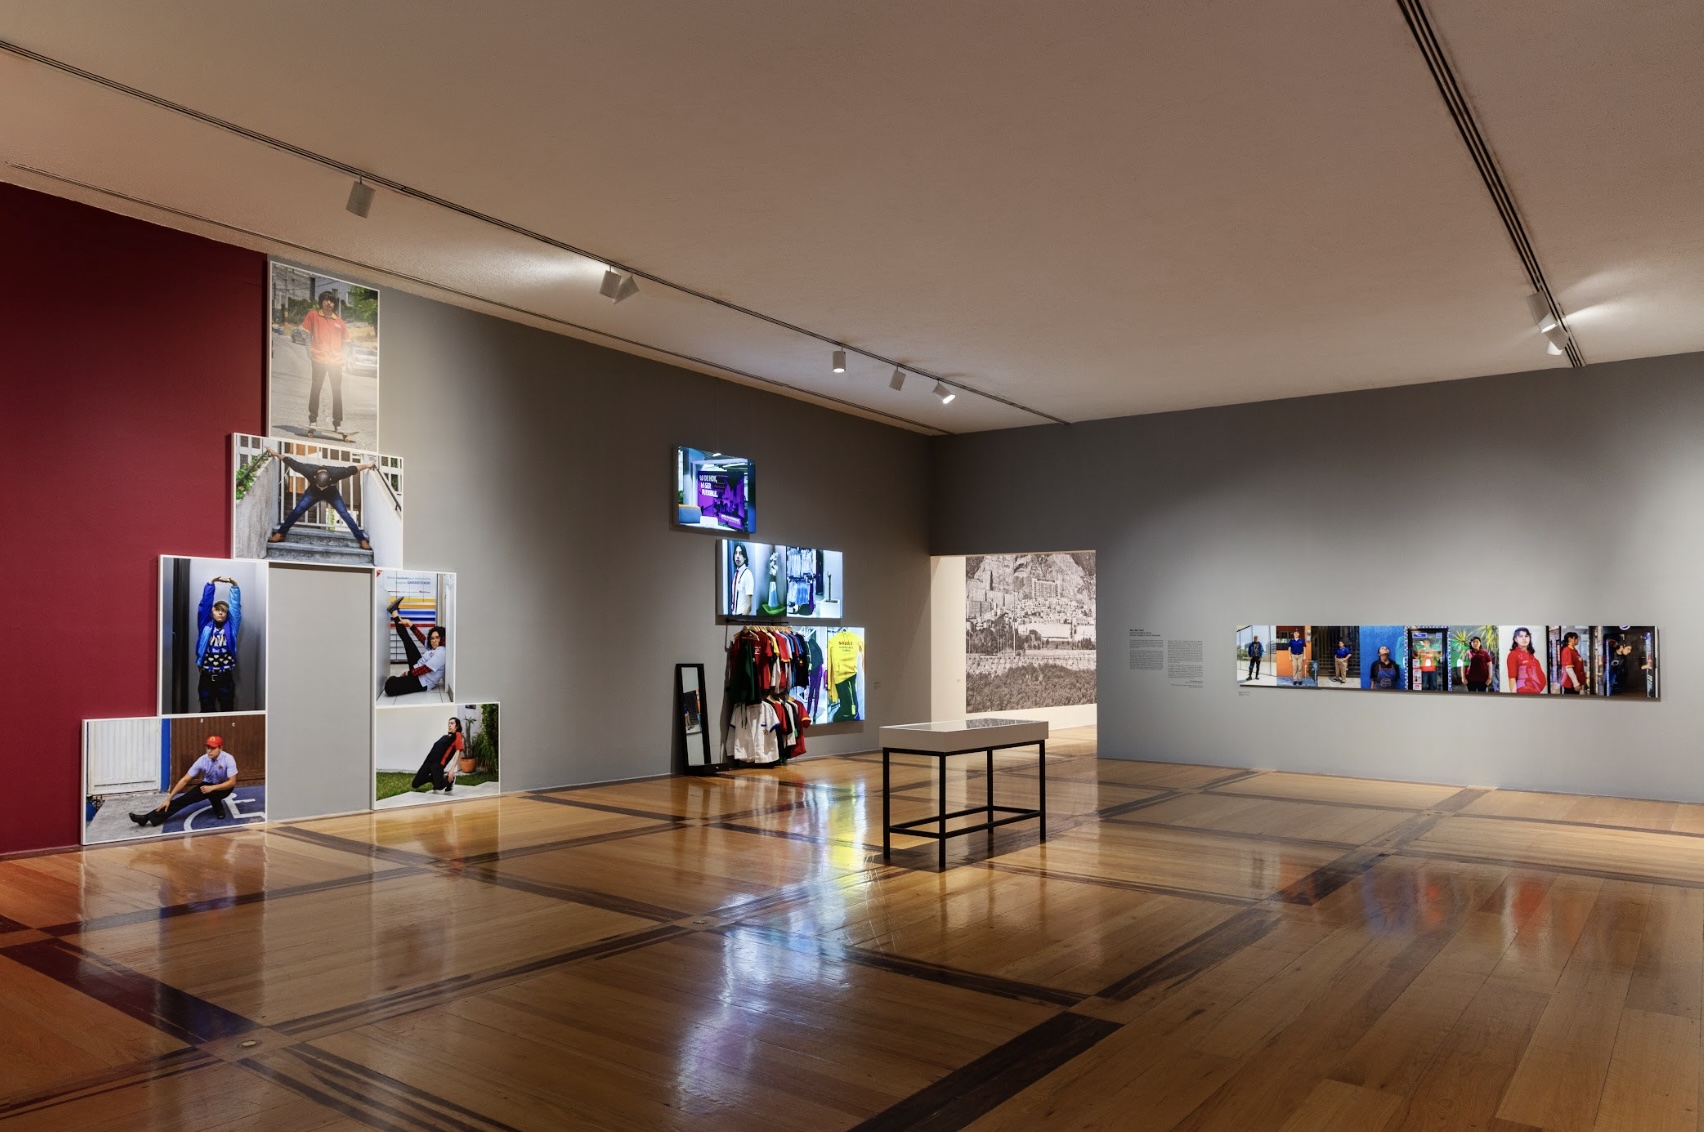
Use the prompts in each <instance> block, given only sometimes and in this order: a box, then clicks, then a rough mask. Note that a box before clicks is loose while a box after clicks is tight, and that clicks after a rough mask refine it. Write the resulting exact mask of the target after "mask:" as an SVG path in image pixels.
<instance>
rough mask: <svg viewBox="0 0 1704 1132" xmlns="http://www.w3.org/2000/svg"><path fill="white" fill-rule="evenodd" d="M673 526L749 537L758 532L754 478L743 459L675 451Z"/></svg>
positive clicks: (748, 463) (682, 449) (751, 470)
mask: <svg viewBox="0 0 1704 1132" xmlns="http://www.w3.org/2000/svg"><path fill="white" fill-rule="evenodd" d="M675 525H676V526H681V527H691V528H693V529H695V530H705V531H735V532H737V533H739V534H747V535H749V534H751V533H752V532H753V531H755V530H756V529H757V476H756V473H755V472H754V471H753V469H752V462H751V461H750V460H748V459H746V458H745V457H744V456H729V455H727V454H725V453H722V452H705V451H702V450H701V449H697V448H676V449H675Z"/></svg>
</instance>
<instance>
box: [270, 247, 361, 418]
mask: <svg viewBox="0 0 1704 1132" xmlns="http://www.w3.org/2000/svg"><path fill="white" fill-rule="evenodd" d="M271 311H272V350H271V383H270V386H269V392H268V398H267V426H266V427H267V431H268V432H269V433H270V434H271V435H273V436H276V437H280V438H283V439H289V440H333V441H336V442H338V443H339V444H348V445H353V446H354V447H356V448H363V449H369V450H370V449H374V448H377V447H378V446H379V293H378V291H376V290H374V289H373V288H372V287H363V286H361V285H360V284H358V283H350V282H347V281H345V280H342V279H337V278H334V277H332V276H329V275H319V274H316V273H314V272H312V271H307V270H304V269H302V268H300V267H292V266H291V265H289V264H287V263H274V264H273V265H272V299H271Z"/></svg>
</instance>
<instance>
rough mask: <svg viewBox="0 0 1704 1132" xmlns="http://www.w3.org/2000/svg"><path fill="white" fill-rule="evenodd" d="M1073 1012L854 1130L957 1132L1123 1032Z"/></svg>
mask: <svg viewBox="0 0 1704 1132" xmlns="http://www.w3.org/2000/svg"><path fill="white" fill-rule="evenodd" d="M1119 1028H1120V1027H1119V1024H1118V1023H1116V1022H1107V1021H1104V1020H1103V1019H1100V1018H1089V1017H1086V1016H1084V1015H1081V1014H1072V1013H1070V1012H1069V1011H1067V1012H1065V1013H1062V1014H1056V1015H1054V1016H1053V1017H1052V1018H1049V1019H1048V1020H1047V1021H1045V1022H1043V1023H1041V1024H1040V1025H1038V1026H1035V1027H1032V1028H1031V1029H1028V1030H1025V1031H1024V1032H1023V1033H1021V1034H1019V1035H1018V1036H1017V1037H1015V1038H1013V1039H1011V1040H1010V1041H1008V1042H1006V1043H1004V1044H1002V1045H999V1046H996V1047H995V1048H994V1049H992V1050H990V1051H988V1052H987V1053H985V1054H983V1055H982V1056H981V1057H979V1058H977V1059H976V1060H975V1061H972V1062H971V1063H969V1064H968V1065H964V1066H961V1067H960V1068H958V1069H955V1070H953V1071H952V1072H951V1073H949V1074H947V1075H946V1076H945V1077H942V1078H941V1079H940V1080H939V1081H936V1082H935V1083H934V1084H933V1085H930V1086H928V1087H926V1088H923V1089H920V1090H918V1091H917V1092H915V1093H913V1094H911V1096H909V1097H906V1098H905V1099H904V1100H902V1101H900V1102H899V1103H898V1104H895V1105H893V1106H892V1107H891V1108H889V1109H887V1110H886V1111H885V1112H879V1113H877V1114H876V1115H875V1116H872V1117H870V1118H869V1119H868V1120H866V1121H864V1122H863V1123H861V1124H858V1125H857V1126H856V1127H854V1128H853V1129H852V1132H956V1130H957V1129H961V1128H964V1127H965V1126H966V1125H969V1124H971V1123H972V1122H974V1121H975V1120H977V1119H978V1118H980V1117H982V1116H984V1115H985V1114H987V1113H989V1112H992V1111H993V1110H994V1109H996V1108H998V1107H999V1106H1000V1105H1002V1104H1004V1103H1005V1102H1006V1101H1008V1100H1010V1099H1011V1098H1012V1097H1014V1096H1017V1095H1018V1094H1019V1093H1021V1092H1023V1091H1024V1090H1025V1089H1027V1088H1029V1087H1030V1086H1031V1085H1033V1084H1035V1083H1036V1082H1037V1081H1039V1080H1041V1079H1042V1078H1043V1077H1045V1076H1047V1075H1048V1074H1049V1073H1051V1072H1053V1071H1054V1070H1055V1069H1057V1068H1059V1067H1060V1066H1061V1065H1064V1064H1065V1063H1066V1062H1068V1061H1070V1060H1071V1059H1072V1058H1074V1057H1077V1056H1078V1055H1080V1054H1082V1053H1084V1052H1085V1051H1087V1050H1089V1049H1092V1048H1093V1047H1094V1046H1095V1045H1097V1044H1099V1043H1100V1042H1101V1041H1103V1040H1105V1039H1106V1038H1108V1037H1110V1036H1111V1035H1112V1034H1115V1033H1117V1032H1118V1030H1119Z"/></svg>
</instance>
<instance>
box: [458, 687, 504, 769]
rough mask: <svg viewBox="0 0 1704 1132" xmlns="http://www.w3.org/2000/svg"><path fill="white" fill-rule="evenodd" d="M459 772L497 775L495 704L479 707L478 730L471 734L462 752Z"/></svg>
mask: <svg viewBox="0 0 1704 1132" xmlns="http://www.w3.org/2000/svg"><path fill="white" fill-rule="evenodd" d="M461 770H462V773H463V774H472V773H473V772H474V771H476V770H483V771H484V773H486V774H489V775H493V776H495V775H496V774H497V705H496V704H480V705H479V730H478V731H475V732H474V733H473V737H472V738H471V739H470V740H469V741H468V744H467V750H465V751H463V752H462V756H461Z"/></svg>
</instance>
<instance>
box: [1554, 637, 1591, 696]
mask: <svg viewBox="0 0 1704 1132" xmlns="http://www.w3.org/2000/svg"><path fill="white" fill-rule="evenodd" d="M1559 659H1560V660H1561V663H1562V667H1563V668H1566V669H1568V670H1570V671H1572V672H1573V673H1574V683H1573V686H1574V687H1575V688H1578V689H1579V690H1580V691H1582V692H1583V691H1585V690H1586V661H1585V658H1584V657H1582V656H1581V655H1580V650H1579V649H1577V648H1575V647H1574V646H1572V645H1564V646H1563V647H1562V655H1561V656H1560V658H1559ZM1567 686H1568V685H1567V684H1566V683H1563V687H1567Z"/></svg>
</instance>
